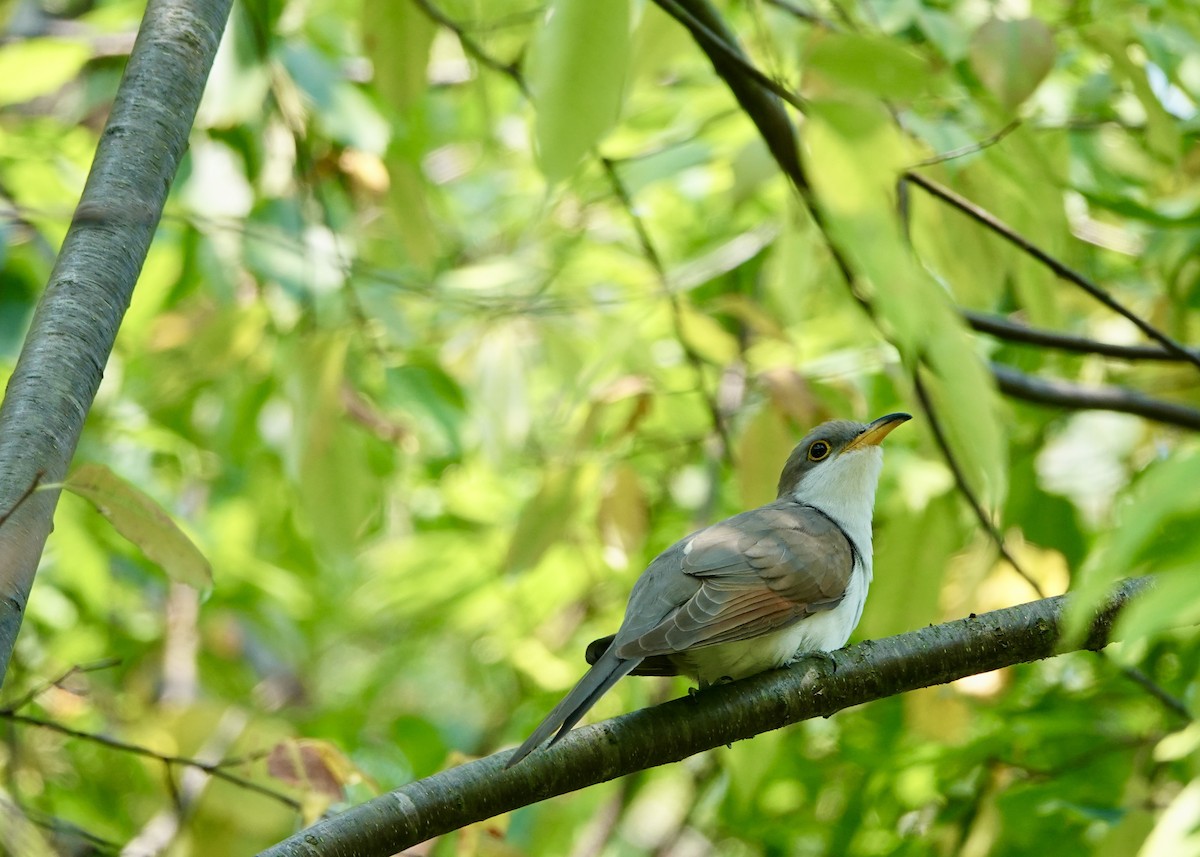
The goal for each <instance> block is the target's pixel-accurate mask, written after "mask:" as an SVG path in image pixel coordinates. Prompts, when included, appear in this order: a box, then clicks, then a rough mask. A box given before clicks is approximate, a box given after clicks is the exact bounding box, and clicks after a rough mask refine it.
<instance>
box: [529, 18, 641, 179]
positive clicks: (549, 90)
mask: <svg viewBox="0 0 1200 857" xmlns="http://www.w3.org/2000/svg"><path fill="white" fill-rule="evenodd" d="M629 52H630V34H629V0H606V2H603V3H595V2H592V0H553V2H552V3H551V4H550V7H549V9H548V11H547V13H546V22H545V25H544V26H543V27H541V28H540V29H539V30H538V33H537V35H536V36H535V38H534V41H533V44H532V46H531V48H530V56H529V73H528V80H529V87H530V90H531V91H532V93H533V101H534V105H535V107H536V108H537V122H536V134H537V144H538V154H539V160H540V163H541V166H542V171H543V172H544V173H545V174H546V178H547V179H548V180H549V181H551V182H556V181H560V180H562V179H564V178H566V177H567V176H568V175H570V174H571V172H572V171H573V170H574V169H575V166H576V164H578V163H579V161H580V160H581V159H582V158H583V156H584V154H585V153H586V152H587V151H588V150H589V149H590V148H591V147H592V146H594V145H595V144H596V143H597V142H598V141H599V140H600V138H601V137H602V136H603V135H604V133H605V131H607V130H608V129H609V128H610V127H612V124H613V122H615V121H616V119H617V115H618V114H619V113H620V110H621V101H622V97H623V94H624V90H625V77H626V74H627V73H628V65H629Z"/></svg>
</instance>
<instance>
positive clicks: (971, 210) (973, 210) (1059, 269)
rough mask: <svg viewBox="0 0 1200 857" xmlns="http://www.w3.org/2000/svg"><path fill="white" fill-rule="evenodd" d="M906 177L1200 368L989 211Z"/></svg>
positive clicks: (1197, 359)
mask: <svg viewBox="0 0 1200 857" xmlns="http://www.w3.org/2000/svg"><path fill="white" fill-rule="evenodd" d="M904 177H905V178H906V179H907V180H908V181H911V182H912V183H913V184H915V185H916V186H917V187H919V188H921V189H922V190H924V191H926V192H927V193H929V194H931V195H932V196H934V197H936V198H937V199H940V200H942V201H943V202H945V203H948V204H949V205H951V206H953V207H954V208H957V209H958V210H959V211H961V212H963V213H964V214H966V215H967V216H968V217H970V218H971V219H972V220H974V221H976V222H977V223H981V224H983V225H984V226H986V227H987V228H988V229H990V230H992V231H993V232H995V233H996V234H997V235H999V236H1000V237H1001V238H1004V239H1005V240H1006V241H1008V242H1009V243H1010V244H1012V245H1014V246H1016V247H1018V248H1019V249H1021V250H1022V251H1023V252H1024V253H1025V254H1026V255H1028V256H1032V257H1033V258H1034V259H1037V260H1038V261H1039V262H1041V263H1042V264H1043V265H1045V266H1046V267H1047V268H1049V269H1050V270H1051V271H1053V272H1054V274H1055V275H1056V276H1057V277H1059V278H1060V279H1063V280H1066V281H1067V282H1069V283H1072V284H1074V285H1076V286H1078V287H1079V288H1081V289H1083V290H1084V291H1085V292H1087V293H1088V294H1089V295H1091V297H1093V298H1094V299H1095V300H1097V301H1099V302H1100V303H1101V304H1103V305H1104V306H1106V307H1108V308H1109V309H1110V310H1112V311H1113V312H1115V313H1116V314H1117V315H1119V316H1121V317H1122V318H1125V319H1128V320H1129V321H1130V322H1132V323H1133V324H1134V325H1135V326H1136V327H1137V329H1138V330H1140V331H1141V332H1142V333H1144V334H1146V336H1148V337H1150V338H1151V339H1153V340H1154V341H1155V342H1157V343H1159V344H1160V345H1162V347H1163V348H1165V349H1167V350H1168V351H1170V352H1172V353H1173V354H1176V355H1178V357H1179V359H1180V360H1186V361H1187V362H1188V363H1191V364H1193V365H1195V366H1196V367H1198V368H1200V353H1197V352H1194V351H1190V350H1188V349H1187V348H1186V347H1184V346H1183V345H1182V344H1181V343H1179V342H1177V341H1175V340H1174V339H1172V338H1171V337H1170V336H1167V334H1165V333H1163V332H1162V331H1161V330H1159V329H1158V328H1157V327H1155V326H1154V325H1152V324H1150V322H1148V321H1146V320H1145V319H1143V318H1142V317H1141V316H1139V315H1138V314H1137V313H1135V312H1134V311H1133V310H1130V309H1127V308H1126V307H1125V306H1124V305H1123V304H1121V302H1120V301H1118V300H1117V299H1116V298H1114V297H1113V296H1112V295H1110V294H1109V293H1108V292H1106V291H1105V290H1104V289H1102V288H1100V286H1098V285H1096V284H1095V283H1093V282H1092V281H1091V280H1089V279H1088V278H1087V277H1085V276H1084V275H1083V274H1081V273H1079V272H1078V271H1076V270H1075V269H1074V268H1071V267H1069V266H1068V265H1066V264H1065V263H1063V262H1061V261H1059V260H1058V259H1056V258H1054V257H1053V256H1051V255H1050V254H1049V253H1047V252H1046V251H1045V250H1043V249H1041V248H1040V247H1038V246H1037V245H1036V244H1034V243H1033V242H1032V241H1030V240H1029V239H1028V238H1025V237H1024V236H1022V235H1020V234H1019V233H1018V232H1016V231H1015V230H1013V228H1012V227H1010V226H1009V225H1008V224H1006V223H1004V222H1003V221H1001V220H1000V218H998V217H996V216H995V215H994V214H992V213H991V212H990V211H988V210H986V209H984V208H981V207H980V206H978V205H976V204H975V203H973V202H971V201H970V200H969V199H967V198H966V197H963V196H961V195H959V194H957V193H955V192H954V191H952V190H950V188H948V187H944V186H943V185H940V184H938V183H937V182H935V181H933V180H931V179H927V178H925V177H924V176H922V175H921V174H920V173H914V172H907V173H905V174H904Z"/></svg>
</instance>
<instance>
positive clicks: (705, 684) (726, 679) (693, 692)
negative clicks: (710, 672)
mask: <svg viewBox="0 0 1200 857" xmlns="http://www.w3.org/2000/svg"><path fill="white" fill-rule="evenodd" d="M733 680H734V678H733V676H731V675H723V676H721V677H720V678H719V679H715V680H714V681H705V680H704V679H700V686H699V687H689V688H688V696H690V697H692V699H695V698H696V697H697V696H699V695H700V694H702V693H704V691H706V690H708V689H709V688H710V687H720V686H721V685H723V684H730V683H732V682H733Z"/></svg>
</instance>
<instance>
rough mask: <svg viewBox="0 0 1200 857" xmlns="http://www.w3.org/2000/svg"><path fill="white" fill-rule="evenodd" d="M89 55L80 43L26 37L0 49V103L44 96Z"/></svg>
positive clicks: (88, 57)
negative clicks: (22, 40)
mask: <svg viewBox="0 0 1200 857" xmlns="http://www.w3.org/2000/svg"><path fill="white" fill-rule="evenodd" d="M90 58H91V51H90V50H89V49H88V46H87V45H85V44H83V43H82V42H71V41H65V40H63V39H29V40H28V41H24V42H19V41H18V42H15V43H12V44H7V45H5V46H4V50H3V51H0V105H5V104H20V103H21V102H23V101H29V100H30V99H32V98H37V97H38V96H39V95H48V94H50V93H51V92H54V91H55V90H57V89H58V88H59V87H60V86H63V85H64V84H65V83H67V82H68V81H70V80H72V79H74V77H75V75H77V74H78V73H79V70H80V69H81V68H83V65H84V63H86V62H87V61H88V60H89V59H90Z"/></svg>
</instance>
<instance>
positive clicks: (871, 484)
mask: <svg viewBox="0 0 1200 857" xmlns="http://www.w3.org/2000/svg"><path fill="white" fill-rule="evenodd" d="M882 469H883V450H882V449H880V448H879V447H878V446H868V447H865V448H862V449H855V450H852V451H850V452H847V453H844V454H843V455H840V456H838V457H837V459H835V460H834V461H830V462H829V463H828V464H827V465H826V466H825V467H816V468H813V469H812V470H810V471H809V472H808V473H806V474H804V478H803V479H801V480H800V484H799V485H797V486H796V489H795V490H794V491H793V492H792V497H793V498H794V499H795V500H796V502H798V503H806V504H808V505H810V506H815V507H816V508H818V509H820V510H821V511H822V512H824V513H825V514H826V515H828V516H829V517H831V518H833V520H834V521H836V522H837V523H838V524H839V525H840V526H841V528H842V529H843V530H845V531H846V535H847V536H849V537H850V538H851V539H852V540H853V541H854V546H855V547H856V548H857V549H858V550H859V551H860V552H861V553H862V558H863V564H864V565H865V566H866V568H865V571H866V572H867V579H868V580H869V579H870V575H871V514H872V511H873V510H874V508H875V488H876V487H877V486H878V485H879V473H880V471H881V470H882Z"/></svg>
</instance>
